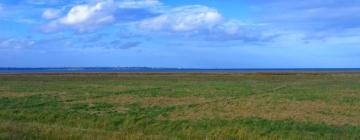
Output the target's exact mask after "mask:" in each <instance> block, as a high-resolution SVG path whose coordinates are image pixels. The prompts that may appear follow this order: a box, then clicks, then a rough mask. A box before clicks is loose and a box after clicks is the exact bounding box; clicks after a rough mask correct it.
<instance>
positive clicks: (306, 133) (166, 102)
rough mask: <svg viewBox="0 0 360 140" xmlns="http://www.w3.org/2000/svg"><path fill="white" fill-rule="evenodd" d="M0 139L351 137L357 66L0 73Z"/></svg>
mask: <svg viewBox="0 0 360 140" xmlns="http://www.w3.org/2000/svg"><path fill="white" fill-rule="evenodd" d="M0 139H36V140H38V139H40V140H41V139H50V140H51V139H55V140H57V139H74V140H77V139H84V140H88V139H99V140H102V139H139V140H140V139H216V140H218V139H265V140H267V139H269V140H277V139H294V140H297V139H298V140H302V139H316V140H317V139H326V140H327V139H334V140H335V139H336V140H338V139H344V140H351V139H354V140H355V139H360V73H351V74H350V73H348V74H316V73H313V74H311V73H307V74H299V73H297V74H296V73H287V74H286V73H282V74H280V73H277V74H264V73H263V74H260V73H259V74H194V73H178V74H174V73H173V74H166V73H163V74H161V73H133V74H129V73H118V74H115V73H108V74H105V73H103V74H95V73H94V74H28V75H0Z"/></svg>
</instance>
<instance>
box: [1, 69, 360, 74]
mask: <svg viewBox="0 0 360 140" xmlns="http://www.w3.org/2000/svg"><path fill="white" fill-rule="evenodd" d="M97 72H100V73H102V72H107V73H112V72H124V73H125V72H126V73H128V72H130V73H131V72H134V73H136V72H144V73H146V72H149V73H151V72H160V73H161V72H162V73H166V72H170V73H173V72H174V73H182V72H185V73H191V72H196V73H197V72H199V73H257V72H360V68H301V69H291V68H289V69H186V68H147V67H77V68H73V67H71V68H0V74H9V73H97Z"/></svg>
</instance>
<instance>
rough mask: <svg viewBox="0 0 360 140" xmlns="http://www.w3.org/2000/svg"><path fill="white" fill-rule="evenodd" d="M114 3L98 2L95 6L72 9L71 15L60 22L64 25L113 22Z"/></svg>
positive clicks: (78, 6)
mask: <svg viewBox="0 0 360 140" xmlns="http://www.w3.org/2000/svg"><path fill="white" fill-rule="evenodd" d="M112 4H113V2H112V1H111V0H110V1H104V2H98V3H96V4H95V5H88V4H84V5H77V6H74V7H73V8H71V10H70V11H69V13H68V14H67V15H66V16H65V17H63V18H61V19H60V20H59V22H60V23H61V24H64V25H78V24H85V23H86V24H89V23H90V24H101V23H105V22H109V21H112V20H113V18H114V17H113V16H112V15H111V11H112V9H113V6H112Z"/></svg>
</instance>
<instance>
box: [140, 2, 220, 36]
mask: <svg viewBox="0 0 360 140" xmlns="http://www.w3.org/2000/svg"><path fill="white" fill-rule="evenodd" d="M222 20H223V17H222V16H221V15H220V13H219V12H218V11H217V10H215V9H211V8H208V7H206V6H201V5H191V6H183V7H178V8H174V9H171V10H170V11H168V12H166V13H164V14H162V15H160V16H158V17H155V18H152V19H148V20H144V21H142V22H141V23H140V27H141V28H143V29H150V30H154V31H174V32H186V31H196V30H201V29H211V28H212V27H214V26H215V25H216V24H219V23H220V22H222Z"/></svg>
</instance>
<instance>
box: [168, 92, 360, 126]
mask: <svg viewBox="0 0 360 140" xmlns="http://www.w3.org/2000/svg"><path fill="white" fill-rule="evenodd" d="M244 117H257V118H263V119H270V120H285V119H293V120H296V121H302V122H314V123H326V124H333V125H344V124H352V125H359V124H360V106H350V105H337V104H329V103H326V102H323V101H290V100H284V101H274V100H272V99H270V98H265V97H257V96H252V97H248V98H241V99H237V100H228V101H226V100H223V101H221V102H209V103H205V104H199V105H197V106H195V107H192V108H178V109H177V110H175V111H173V112H170V113H169V114H168V115H167V117H166V118H161V119H180V120H194V119H203V118H227V119H236V118H244Z"/></svg>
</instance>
